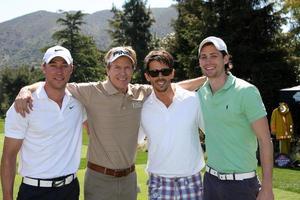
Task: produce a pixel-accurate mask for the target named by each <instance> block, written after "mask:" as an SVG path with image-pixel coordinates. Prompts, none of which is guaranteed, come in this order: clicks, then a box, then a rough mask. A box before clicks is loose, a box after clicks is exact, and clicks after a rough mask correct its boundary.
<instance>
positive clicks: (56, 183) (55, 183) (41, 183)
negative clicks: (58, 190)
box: [22, 174, 76, 187]
mask: <svg viewBox="0 0 300 200" xmlns="http://www.w3.org/2000/svg"><path fill="white" fill-rule="evenodd" d="M74 179H76V174H70V175H68V176H65V177H63V178H61V179H59V178H54V179H53V180H45V179H36V178H29V177H23V179H22V183H25V184H26V185H31V186H36V187H61V186H64V185H68V184H70V183H72V181H73V180H74Z"/></svg>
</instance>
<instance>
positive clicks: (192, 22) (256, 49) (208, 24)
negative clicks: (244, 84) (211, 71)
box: [174, 0, 296, 113]
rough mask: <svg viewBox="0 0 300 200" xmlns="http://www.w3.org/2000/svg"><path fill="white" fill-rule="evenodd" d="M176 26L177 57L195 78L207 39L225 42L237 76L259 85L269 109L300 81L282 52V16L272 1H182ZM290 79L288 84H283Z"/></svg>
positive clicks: (189, 75) (184, 68) (184, 69)
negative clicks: (280, 94)
mask: <svg viewBox="0 0 300 200" xmlns="http://www.w3.org/2000/svg"><path fill="white" fill-rule="evenodd" d="M177 8H178V12H179V17H178V20H177V21H176V22H175V24H174V27H175V31H176V38H177V42H176V44H177V48H176V51H175V55H177V59H178V61H179V63H180V66H182V67H183V69H182V70H181V71H183V72H187V74H186V75H187V77H193V76H196V75H198V74H194V73H195V72H196V70H195V69H194V66H197V65H198V64H197V63H198V61H197V60H198V58H197V48H198V45H199V43H200V42H201V41H202V40H203V39H204V38H205V37H207V36H210V35H215V36H218V37H221V38H223V39H224V41H225V42H226V44H227V45H228V49H229V52H230V53H231V54H232V55H233V59H232V61H233V65H234V66H236V67H234V68H233V70H232V72H233V74H235V75H237V76H238V77H241V78H243V79H244V80H247V81H249V82H251V83H253V84H254V85H256V86H257V87H258V88H259V89H260V91H261V93H262V96H263V99H264V102H265V104H266V107H267V110H268V112H269V113H270V112H271V109H273V108H274V107H277V104H278V102H277V99H278V90H279V89H281V88H283V87H289V86H292V85H294V84H295V83H296V76H295V69H294V67H293V66H291V65H290V64H289V63H288V62H287V59H286V58H287V56H288V53H287V51H286V49H284V48H282V46H280V44H282V37H281V26H282V23H283V20H282V18H281V12H279V11H278V12H276V10H275V5H274V4H273V3H269V2H268V1H267V0H244V1H231V0H206V1H204V0H202V1H199V0H198V1H197V0H180V1H178V5H177ZM284 80H289V81H284Z"/></svg>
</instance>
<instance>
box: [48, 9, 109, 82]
mask: <svg viewBox="0 0 300 200" xmlns="http://www.w3.org/2000/svg"><path fill="white" fill-rule="evenodd" d="M64 14H65V18H59V19H58V20H57V23H59V24H60V25H62V26H63V27H65V28H64V29H62V30H59V31H57V32H55V33H54V34H53V35H52V38H53V39H54V40H56V41H58V43H60V44H61V45H62V46H64V47H66V48H67V49H69V50H70V52H71V54H72V57H73V60H74V61H73V62H74V66H75V70H74V72H73V75H72V77H71V81H75V82H88V81H98V80H101V79H103V78H104V77H105V70H104V67H103V66H104V64H103V62H101V61H102V60H103V53H101V52H100V51H99V50H98V49H97V46H96V43H95V41H94V39H93V38H92V37H89V36H85V35H83V34H81V32H80V31H81V28H80V26H81V25H83V24H84V23H85V22H84V21H83V17H84V16H85V14H84V13H82V12H81V11H77V12H76V13H68V12H64Z"/></svg>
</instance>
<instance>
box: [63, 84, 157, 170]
mask: <svg viewBox="0 0 300 200" xmlns="http://www.w3.org/2000/svg"><path fill="white" fill-rule="evenodd" d="M69 86H70V87H68V89H69V91H70V92H71V93H72V95H73V96H75V98H77V99H78V100H79V101H80V102H81V103H82V104H83V105H84V106H85V108H86V112H87V117H88V123H89V132H90V135H89V145H88V153H87V154H88V155H87V159H88V161H90V162H92V163H95V164H97V165H101V166H104V167H107V168H111V169H123V168H128V167H130V166H131V165H132V164H133V163H134V161H135V155H136V148H137V138H138V130H139V125H140V116H141V109H142V105H143V102H144V101H145V100H146V97H148V96H149V95H150V93H151V91H152V87H151V86H150V85H138V84H134V85H133V84H129V85H128V91H127V93H126V94H123V93H121V92H119V91H118V90H117V89H116V88H115V87H114V86H113V85H112V83H111V82H110V81H109V80H107V81H104V82H94V83H79V84H76V83H72V84H69Z"/></svg>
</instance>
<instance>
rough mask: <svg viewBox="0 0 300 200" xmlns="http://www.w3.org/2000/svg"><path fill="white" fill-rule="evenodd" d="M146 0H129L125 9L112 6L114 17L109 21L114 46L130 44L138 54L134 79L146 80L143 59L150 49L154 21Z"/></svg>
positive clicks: (125, 4)
mask: <svg viewBox="0 0 300 200" xmlns="http://www.w3.org/2000/svg"><path fill="white" fill-rule="evenodd" d="M146 3H147V1H145V0H128V1H125V3H124V5H123V10H118V9H116V7H115V6H113V8H112V10H111V11H112V12H113V13H114V16H113V19H112V20H110V21H109V24H110V27H111V30H109V31H108V32H109V34H110V36H111V37H112V40H113V42H112V46H122V45H129V46H132V48H133V49H134V50H135V51H136V54H137V72H138V73H136V74H135V75H134V78H133V79H134V81H138V82H142V83H144V82H146V80H145V78H144V69H143V60H144V58H145V56H146V55H147V53H148V51H149V50H150V48H149V47H150V44H151V33H150V27H151V25H152V23H153V22H154V19H153V18H152V16H151V11H150V8H148V9H146Z"/></svg>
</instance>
